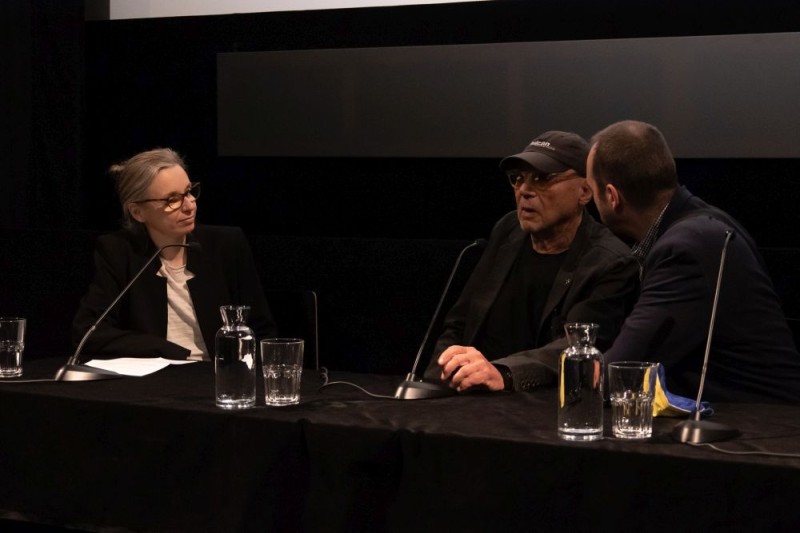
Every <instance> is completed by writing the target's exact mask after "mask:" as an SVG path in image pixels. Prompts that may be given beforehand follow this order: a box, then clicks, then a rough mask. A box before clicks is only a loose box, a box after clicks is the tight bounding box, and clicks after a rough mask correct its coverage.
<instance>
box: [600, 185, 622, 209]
mask: <svg viewBox="0 0 800 533" xmlns="http://www.w3.org/2000/svg"><path fill="white" fill-rule="evenodd" d="M603 193H604V194H605V195H606V200H607V201H608V205H610V206H611V208H612V209H613V210H614V211H619V210H620V209H621V207H622V193H621V192H620V190H619V189H617V188H616V187H614V186H613V185H611V184H610V183H607V184H606V186H605V187H604V189H603Z"/></svg>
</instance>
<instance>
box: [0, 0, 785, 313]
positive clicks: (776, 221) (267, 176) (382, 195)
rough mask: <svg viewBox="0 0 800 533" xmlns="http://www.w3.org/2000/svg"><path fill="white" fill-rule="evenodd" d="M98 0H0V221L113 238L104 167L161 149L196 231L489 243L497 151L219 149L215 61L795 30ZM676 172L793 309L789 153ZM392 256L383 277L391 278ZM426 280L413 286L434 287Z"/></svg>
mask: <svg viewBox="0 0 800 533" xmlns="http://www.w3.org/2000/svg"><path fill="white" fill-rule="evenodd" d="M101 3H102V2H101ZM96 4H97V2H87V1H82V0H36V1H33V2H29V1H26V0H10V1H6V2H0V24H2V26H0V29H2V33H3V36H4V39H8V40H9V41H8V46H6V47H3V52H0V54H2V63H0V66H2V72H3V75H2V76H0V111H2V117H3V118H4V120H3V126H5V127H3V128H0V130H2V133H0V135H2V145H3V150H2V152H0V168H2V169H3V191H2V194H0V197H2V198H3V200H2V203H1V204H0V211H1V212H2V215H0V217H2V218H0V226H1V227H5V228H10V229H14V228H28V229H30V228H42V229H59V230H60V229H65V228H66V229H80V230H101V231H104V230H109V229H113V228H115V227H116V226H117V224H118V220H119V207H118V205H117V203H116V200H115V197H114V193H113V188H112V185H111V183H110V180H109V178H108V176H107V175H106V169H107V168H108V166H109V165H110V164H111V163H113V162H116V161H118V160H120V159H123V158H125V157H128V156H130V155H132V154H133V153H135V152H137V151H140V150H144V149H149V148H152V147H155V146H171V147H173V148H175V149H177V150H178V151H180V152H182V153H183V154H185V155H186V157H187V160H188V163H189V170H190V174H191V175H192V177H193V178H194V179H196V180H200V181H202V182H203V186H204V194H203V198H202V199H201V201H200V203H201V208H200V219H201V221H203V222H206V223H216V224H232V225H239V226H242V227H243V228H244V229H245V231H247V232H248V233H249V234H251V235H254V234H260V235H266V236H292V237H301V238H306V237H308V238H312V239H316V238H323V237H330V238H346V239H359V238H372V239H387V248H388V247H390V245H391V240H392V239H441V240H471V239H474V238H478V237H486V236H487V235H488V233H489V231H490V229H491V227H492V225H493V223H494V222H495V221H496V220H497V219H498V218H499V217H500V216H501V215H502V214H503V213H504V212H506V211H507V210H509V209H511V208H512V206H513V203H512V198H511V193H510V191H509V190H508V187H507V185H506V184H505V180H504V178H503V177H502V175H501V174H500V172H499V171H498V169H497V162H498V161H497V159H494V158H415V157H407V158H333V157H324V158H323V157H315V152H314V146H313V145H310V146H309V147H308V157H291V158H288V157H220V156H218V150H217V115H216V106H217V79H216V68H217V54H219V53H227V52H237V51H242V52H246V51H262V50H307V49H325V48H348V47H361V48H369V47H383V46H419V45H449V44H479V43H503V42H526V41H553V40H571V39H604V38H628V37H664V36H691V35H723V34H740V33H772V32H789V31H798V30H800V17H797V16H795V15H796V14H797V10H798V7H797V3H796V2H794V1H776V2H768V3H767V4H764V3H762V2H756V1H754V0H733V1H731V2H726V3H725V5H724V6H723V7H721V6H720V5H719V4H718V3H717V2H714V1H713V0H699V1H697V0H695V1H691V0H681V1H669V2H668V1H663V2H646V3H643V2H640V1H639V0H619V1H608V2H602V3H598V2H593V1H588V0H567V1H562V2H557V3H540V2H510V1H509V2H503V1H500V2H477V3H468V4H443V5H434V6H406V7H389V8H365V9H342V10H329V11H304V12H283V13H261V14H243V15H225V16H208V17H179V18H168V19H149V20H121V21H107V20H105V21H103V20H92V21H89V22H85V21H84V9H85V8H86V7H87V6H89V7H91V8H92V9H96V8H97V6H96ZM100 11H102V10H100ZM765 83H781V80H765ZM620 118H626V117H620ZM799 118H800V117H799ZM798 123H800V121H798ZM553 127H558V126H553ZM538 129H541V128H538V127H537V128H536V131H531V135H534V134H535V133H538ZM490 133H491V132H487V135H489V134H490ZM588 133H591V132H585V134H588ZM528 140H529V139H527V138H525V139H519V143H518V146H515V147H514V149H515V150H516V149H521V148H522V147H523V146H524V145H525V143H526V142H527V141H528ZM798 140H800V137H799V138H798ZM698 142H703V140H702V139H698ZM678 164H679V170H680V173H681V177H682V179H683V181H684V183H686V184H687V185H688V186H689V187H690V188H691V189H692V190H693V191H694V192H695V193H697V194H699V195H700V196H702V197H704V198H705V199H706V200H708V201H709V202H711V203H713V204H716V205H718V206H720V207H722V208H724V209H726V210H728V211H729V212H730V213H731V214H732V215H734V216H735V217H737V218H738V219H740V220H741V222H742V223H743V224H744V225H745V226H746V227H747V228H748V229H749V230H750V231H751V233H753V235H754V236H755V238H756V240H757V241H758V242H759V244H760V245H761V246H762V247H764V248H765V249H766V250H767V251H768V255H769V257H768V258H767V259H768V262H769V264H770V268H771V272H772V274H773V277H775V278H776V282H777V284H778V285H779V292H781V294H782V295H783V299H784V304H785V306H786V307H787V314H788V315H789V316H790V317H794V318H797V317H800V312H798V310H797V305H798V304H797V302H798V301H800V297H798V289H797V287H796V282H795V281H794V274H793V273H794V271H795V270H796V269H795V268H794V267H793V266H792V265H794V264H795V263H796V258H797V257H798V249H799V248H800V238H798V236H797V231H796V227H797V226H798V222H800V217H798V212H797V209H796V207H795V203H796V202H795V198H796V193H797V192H798V189H800V188H799V187H798V186H797V176H798V174H800V159H740V158H727V159H681V160H679V161H678ZM392 262H393V261H392V258H391V257H387V258H386V261H385V263H382V265H383V266H382V267H379V268H389V271H385V272H383V275H384V276H385V277H386V278H387V279H391V265H392ZM340 266H341V267H345V266H346V265H340ZM309 267H310V266H309ZM352 281H354V282H355V281H357V280H352ZM427 283H428V285H430V286H424V287H421V288H420V291H422V290H424V291H425V292H428V291H437V290H440V289H439V284H438V282H437V283H435V284H434V283H432V282H427ZM361 285H363V282H361ZM433 285H435V286H433ZM311 288H314V287H311ZM361 290H362V291H367V290H368V288H365V287H362V288H361ZM386 307H387V308H391V302H387V303H386ZM71 312H72V310H65V313H66V314H71Z"/></svg>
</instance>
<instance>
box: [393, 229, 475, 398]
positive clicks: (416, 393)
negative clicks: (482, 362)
mask: <svg viewBox="0 0 800 533" xmlns="http://www.w3.org/2000/svg"><path fill="white" fill-rule="evenodd" d="M485 244H486V241H484V240H483V239H479V240H477V241H475V242H473V243H472V244H469V245H467V246H466V247H465V248H464V249H463V250H461V253H459V254H458V258H456V264H455V265H454V266H453V270H452V271H451V272H450V277H449V278H448V279H447V283H446V284H445V286H444V291H442V297H441V298H439V304H438V305H437V306H436V310H435V311H434V312H433V318H432V319H431V322H430V324H428V331H426V332H425V337H424V338H423V339H422V345H421V346H420V347H419V351H418V352H417V357H416V359H415V360H414V366H413V367H411V372H409V373H408V374H406V379H405V380H403V382H402V383H400V385H399V386H398V387H397V390H396V391H395V393H394V397H395V399H397V400H422V399H426V398H442V397H445V396H452V395H454V394H455V393H456V391H455V390H453V389H451V388H450V387H449V386H447V385H446V384H445V383H442V382H441V381H423V380H422V379H418V378H417V376H416V371H417V365H419V361H420V358H421V357H422V352H423V351H424V350H425V345H426V344H427V343H428V337H430V334H431V330H433V325H434V324H435V323H436V319H437V318H439V313H440V311H441V309H442V305H443V304H444V300H445V298H446V297H447V294H448V293H449V292H450V284H451V283H453V278H454V277H455V275H456V272H457V271H458V267H459V265H460V264H461V259H462V258H463V257H464V254H465V253H466V252H467V250H469V249H470V248H473V247H475V246H478V247H483V246H485Z"/></svg>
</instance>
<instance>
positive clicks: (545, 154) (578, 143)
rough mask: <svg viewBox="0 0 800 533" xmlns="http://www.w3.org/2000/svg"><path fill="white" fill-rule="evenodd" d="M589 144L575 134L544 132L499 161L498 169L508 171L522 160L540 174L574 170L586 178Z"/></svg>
mask: <svg viewBox="0 0 800 533" xmlns="http://www.w3.org/2000/svg"><path fill="white" fill-rule="evenodd" d="M588 156H589V143H587V142H586V140H585V139H584V138H583V137H581V136H580V135H578V134H576V133H570V132H568V131H546V132H544V133H542V134H541V135H539V136H538V137H536V138H535V139H534V140H532V141H531V142H530V143H529V144H528V146H526V147H525V149H524V150H523V151H522V152H521V153H519V154H515V155H510V156H508V157H506V158H504V159H503V160H502V161H500V168H501V169H503V170H508V169H509V168H512V167H513V166H514V163H515V162H516V161H519V160H522V161H524V162H526V163H528V164H529V165H531V166H532V167H533V168H535V169H536V170H539V171H541V172H547V173H550V172H564V171H565V170H569V169H574V170H575V171H576V172H577V173H578V174H580V175H581V176H584V177H585V176H586V158H587V157H588Z"/></svg>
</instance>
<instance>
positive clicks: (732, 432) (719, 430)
mask: <svg viewBox="0 0 800 533" xmlns="http://www.w3.org/2000/svg"><path fill="white" fill-rule="evenodd" d="M733 237H734V233H733V230H726V231H725V243H724V244H723V245H722V255H721V256H720V258H719V273H718V274H717V287H716V290H715V291H714V304H713V305H712V306H711V321H710V323H709V325H708V338H707V339H706V352H705V356H704V357H703V371H702V373H701V374H700V389H699V391H698V392H697V402H696V403H695V407H694V413H693V414H692V418H691V420H684V421H683V422H680V423H679V424H678V425H676V426H675V427H674V428H673V429H672V438H673V439H675V440H677V441H678V442H688V443H690V444H703V443H706V442H714V441H718V440H725V439H731V438H733V437H736V436H737V435H739V430H738V429H736V428H732V427H730V426H726V425H725V424H719V423H717V422H709V421H708V420H701V415H700V400H701V399H702V398H703V388H704V387H705V383H706V371H707V370H708V354H709V353H711V338H712V336H713V334H714V322H715V321H716V319H717V304H718V303H719V289H720V287H721V286H722V272H723V270H724V268H725V255H726V253H727V251H728V243H729V242H730V241H731V239H732V238H733Z"/></svg>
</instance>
